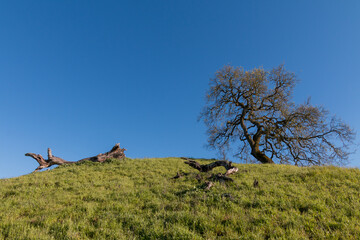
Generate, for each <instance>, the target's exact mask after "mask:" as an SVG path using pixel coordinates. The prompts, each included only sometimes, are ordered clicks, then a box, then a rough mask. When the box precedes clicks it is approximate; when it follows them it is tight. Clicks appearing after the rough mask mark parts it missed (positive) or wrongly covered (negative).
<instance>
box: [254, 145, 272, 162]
mask: <svg viewBox="0 0 360 240" xmlns="http://www.w3.org/2000/svg"><path fill="white" fill-rule="evenodd" d="M251 155H253V156H254V157H255V158H256V159H257V160H258V161H259V162H261V163H274V161H273V160H272V159H271V158H269V157H268V156H266V155H265V154H264V153H263V152H261V151H260V150H259V149H254V148H253V149H252V151H251Z"/></svg>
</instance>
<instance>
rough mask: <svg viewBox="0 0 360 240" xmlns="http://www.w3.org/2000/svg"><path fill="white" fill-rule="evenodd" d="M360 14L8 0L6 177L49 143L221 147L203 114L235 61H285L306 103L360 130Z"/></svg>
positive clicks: (1, 123) (1, 131) (324, 6)
mask: <svg viewBox="0 0 360 240" xmlns="http://www.w3.org/2000/svg"><path fill="white" fill-rule="evenodd" d="M359 13H360V2H359V1H285V0H284V1H265V0H264V1H208V0H207V1H183V0H182V1H165V0H164V1H88V0H86V1H40V0H39V1H1V2H0V34H1V35H0V36H1V37H0V83H1V85H0V113H1V118H0V156H1V157H0V178H5V177H14V176H19V175H23V174H27V173H30V172H31V171H33V170H34V169H35V168H36V167H37V163H36V162H35V161H34V160H33V159H31V158H29V157H25V156H24V154H25V153H27V152H34V153H40V154H42V155H43V156H45V155H46V149H47V147H51V148H52V150H53V153H54V154H55V155H57V156H60V157H62V158H64V159H67V160H78V159H81V158H83V157H87V156H92V155H96V154H98V153H101V152H105V151H108V150H109V149H110V148H111V147H112V146H113V145H114V144H115V143H117V142H120V144H121V146H122V147H125V148H127V149H128V151H127V152H126V153H127V155H128V156H129V157H132V158H143V157H168V156H189V157H209V158H210V157H214V156H216V152H215V151H210V150H208V149H206V148H205V147H204V145H205V144H206V139H207V136H206V134H205V132H206V128H205V126H204V124H203V123H201V122H198V121H197V118H198V116H199V112H200V111H201V109H202V107H203V106H204V103H205V93H206V91H207V88H208V83H209V78H211V77H212V76H213V74H214V72H215V71H216V70H218V69H219V68H221V67H222V66H224V65H226V64H231V65H234V66H243V67H245V68H253V67H257V66H263V67H264V68H265V69H269V68H271V67H274V66H277V65H279V64H282V63H284V64H285V65H286V67H287V69H288V70H290V71H293V72H295V73H296V74H297V76H298V77H299V78H300V79H301V82H300V83H299V84H298V86H297V87H296V89H295V97H294V100H295V101H296V102H298V103H301V102H303V101H305V100H306V99H307V97H309V96H311V99H312V103H313V104H317V105H323V106H325V107H326V108H327V109H329V111H330V112H331V113H332V114H336V115H337V116H339V117H341V118H342V119H343V120H344V121H345V122H347V123H348V124H350V125H351V126H352V127H353V128H354V129H355V130H357V131H358V130H359V129H360V121H359V118H360V111H359V104H360V94H359V91H360V81H359V74H358V72H357V71H358V70H359V69H360V44H359V43H360V31H359V29H360V14H359ZM357 141H358V140H357ZM358 142H359V141H358ZM351 159H352V163H351V164H350V166H360V154H356V155H353V156H352V157H351Z"/></svg>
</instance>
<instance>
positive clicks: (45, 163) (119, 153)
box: [25, 143, 126, 172]
mask: <svg viewBox="0 0 360 240" xmlns="http://www.w3.org/2000/svg"><path fill="white" fill-rule="evenodd" d="M125 151H126V149H125V148H120V144H119V143H117V144H116V145H115V146H114V147H113V148H112V149H111V150H110V151H109V152H106V153H100V154H98V155H96V156H94V157H88V158H83V159H81V160H79V161H66V160H64V159H62V158H59V157H55V156H53V155H52V152H51V149H50V148H48V159H47V160H45V159H44V158H43V157H42V156H41V155H40V154H35V153H26V154H25V156H29V157H32V158H34V159H35V160H36V161H37V162H38V163H39V165H40V166H39V167H37V168H36V169H35V170H34V172H36V171H39V170H41V169H43V168H48V167H51V166H53V165H63V164H71V163H76V162H82V161H92V162H104V161H105V160H106V159H109V158H117V159H123V158H125V153H124V152H125Z"/></svg>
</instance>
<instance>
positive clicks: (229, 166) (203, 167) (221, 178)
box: [174, 158, 239, 190]
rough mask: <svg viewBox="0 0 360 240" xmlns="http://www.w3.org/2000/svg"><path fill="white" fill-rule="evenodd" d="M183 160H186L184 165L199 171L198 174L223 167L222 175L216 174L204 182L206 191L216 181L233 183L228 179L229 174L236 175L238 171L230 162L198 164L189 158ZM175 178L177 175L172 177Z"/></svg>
mask: <svg viewBox="0 0 360 240" xmlns="http://www.w3.org/2000/svg"><path fill="white" fill-rule="evenodd" d="M182 159H184V160H186V161H185V162H184V163H185V164H187V165H189V166H190V167H192V168H195V169H197V170H199V171H200V172H209V171H211V170H213V169H214V168H216V167H221V166H222V167H224V168H225V169H226V172H225V173H224V174H222V173H218V174H212V175H211V176H210V177H209V178H208V180H210V181H207V182H205V185H204V187H205V189H206V190H210V188H211V187H213V186H214V183H213V181H217V182H221V183H224V182H226V181H231V182H232V181H234V180H233V179H232V178H230V177H229V175H230V174H233V173H236V172H238V171H239V169H238V168H237V167H235V166H233V165H232V162H230V161H226V160H220V161H215V162H212V163H209V164H200V163H198V162H196V161H194V160H191V159H189V158H182ZM174 178H177V175H176V176H175V177H174Z"/></svg>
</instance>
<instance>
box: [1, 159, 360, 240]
mask: <svg viewBox="0 0 360 240" xmlns="http://www.w3.org/2000/svg"><path fill="white" fill-rule="evenodd" d="M200 161H201V162H203V163H205V162H208V161H205V160H200ZM237 166H238V167H239V172H238V173H237V174H235V175H234V176H233V178H234V180H235V181H234V182H233V183H230V184H227V185H222V184H220V183H216V184H215V186H214V187H213V188H212V189H211V190H210V191H205V190H204V189H203V186H202V184H201V183H199V182H198V181H197V180H196V178H195V176H196V174H198V172H197V171H196V170H194V169H192V168H190V167H189V166H187V165H185V164H184V163H183V160H181V159H179V158H164V159H126V160H110V161H107V162H105V163H102V164H100V163H90V162H88V163H82V164H73V165H68V166H62V167H58V168H56V169H54V170H50V171H45V172H40V173H35V174H29V175H26V176H22V177H18V178H12V179H2V180H0V200H1V204H0V239H358V238H359V236H360V222H359V219H360V171H359V169H346V168H337V167H307V168H299V167H295V166H286V165H240V164H239V165H237ZM215 170H217V169H215ZM177 171H183V172H188V173H190V174H189V175H187V176H184V177H182V178H180V179H175V180H174V179H171V177H173V176H175V175H176V172H177ZM217 171H220V172H224V169H222V168H219V169H218V170H217ZM217 171H215V172H217ZM207 176H208V174H202V177H203V179H205V178H206V177H207ZM254 179H257V180H258V181H259V187H256V188H255V187H253V182H254Z"/></svg>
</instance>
